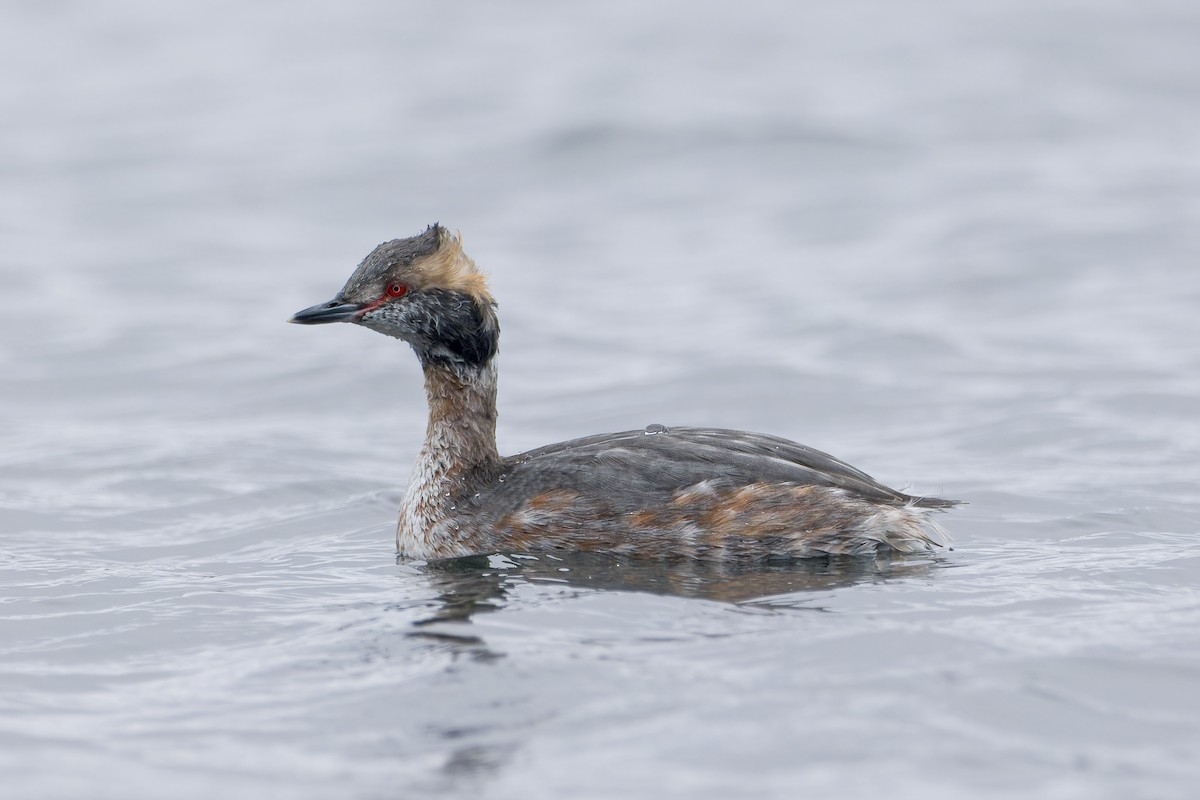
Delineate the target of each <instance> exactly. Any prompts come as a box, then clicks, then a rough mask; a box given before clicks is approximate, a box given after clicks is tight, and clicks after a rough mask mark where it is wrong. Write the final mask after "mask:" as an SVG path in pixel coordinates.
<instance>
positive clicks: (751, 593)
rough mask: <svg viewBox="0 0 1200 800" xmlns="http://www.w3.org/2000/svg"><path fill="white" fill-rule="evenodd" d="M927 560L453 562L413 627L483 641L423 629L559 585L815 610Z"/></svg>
mask: <svg viewBox="0 0 1200 800" xmlns="http://www.w3.org/2000/svg"><path fill="white" fill-rule="evenodd" d="M938 566H939V562H938V561H935V560H933V559H928V558H924V559H917V560H912V559H898V560H894V561H893V560H891V559H888V558H873V559H864V558H851V557H838V556H834V557H830V558H819V559H816V558H814V559H806V560H804V561H798V562H788V563H780V562H775V563H762V562H751V561H735V560H726V561H703V560H697V559H675V560H666V559H628V558H621V557H619V556H613V555H611V554H608V553H564V554H561V555H560V554H554V555H551V554H548V553H543V554H541V555H538V556H519V557H512V558H506V557H496V556H492V557H485V556H476V557H472V558H456V559H447V560H443V561H435V562H433V563H431V564H428V565H426V566H424V567H422V568H421V571H422V572H423V573H425V575H426V576H427V577H428V578H429V580H430V583H431V585H432V587H433V589H434V590H435V591H436V592H437V593H438V603H439V605H438V606H437V607H436V609H435V610H434V611H433V613H432V615H431V616H429V617H427V618H425V619H423V620H421V621H420V622H419V623H417V624H418V625H419V626H421V628H422V630H421V631H420V633H419V635H421V636H426V637H430V638H435V639H446V640H456V641H460V642H462V643H468V644H476V645H479V644H482V641H481V640H478V639H475V638H474V637H472V636H471V635H470V634H467V633H465V632H464V631H461V630H454V629H449V628H442V627H437V626H436V625H435V626H434V627H433V628H431V629H426V628H424V626H426V625H431V624H434V623H442V622H466V621H468V620H469V619H471V617H473V616H474V615H476V614H479V613H487V612H492V611H498V610H500V609H502V608H504V607H505V606H506V605H507V604H508V592H509V590H510V589H512V588H514V587H517V586H520V585H522V584H542V585H559V586H563V587H567V588H569V589H571V590H578V591H581V592H592V591H623V592H645V593H649V594H660V595H673V596H676V597H695V598H702V599H705V600H713V601H717V602H722V603H738V604H749V605H754V606H763V607H770V608H793V607H795V608H804V609H809V610H817V609H819V604H818V605H817V606H814V605H812V594H811V593H813V592H817V593H820V592H828V591H832V590H835V589H842V588H846V587H849V586H856V585H858V584H862V583H876V582H884V581H896V580H906V579H912V578H921V577H928V576H930V575H932V574H933V573H934V571H935V570H937V569H938Z"/></svg>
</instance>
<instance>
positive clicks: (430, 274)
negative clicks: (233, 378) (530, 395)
mask: <svg viewBox="0 0 1200 800" xmlns="http://www.w3.org/2000/svg"><path fill="white" fill-rule="evenodd" d="M495 305H496V301H495V300H493V299H492V295H491V293H490V292H489V291H488V288H487V282H486V280H485V279H484V277H483V275H482V274H480V272H479V270H478V269H476V267H475V262H473V261H472V260H471V259H470V258H469V257H468V256H467V254H466V253H464V252H463V249H462V240H461V239H460V238H459V237H458V236H456V235H455V234H453V233H451V232H450V231H448V230H446V229H445V228H443V227H442V226H441V225H438V224H436V223H435V224H433V225H430V226H429V227H428V228H426V229H425V231H424V232H423V233H421V234H419V235H417V236H412V237H409V238H408V239H394V240H392V241H390V242H384V243H383V244H381V245H379V246H378V247H376V248H375V249H374V250H372V251H371V253H370V254H369V255H368V256H367V257H366V258H364V259H363V260H362V263H361V264H359V265H358V269H356V270H355V271H354V274H353V275H351V276H350V280H348V281H346V285H345V286H343V287H342V290H341V291H340V292H338V294H337V296H336V297H335V298H334V299H332V300H330V301H329V302H327V303H321V304H320V305H315V306H312V307H311V308H306V309H304V310H303V311H298V312H297V313H296V314H295V316H293V317H292V319H291V320H290V321H291V322H297V323H300V324H302V325H317V324H321V323H325V322H354V323H357V324H359V325H362V326H363V327H366V328H370V329H371V330H374V331H379V332H380V333H386V334H387V335H388V336H394V337H396V338H397V339H403V340H404V341H406V342H408V343H409V344H410V345H412V347H413V350H415V351H416V353H417V356H418V357H419V358H420V359H421V363H422V365H424V366H426V367H429V366H448V367H452V368H462V367H467V368H480V367H483V366H485V365H486V364H488V363H489V362H490V361H491V360H492V358H493V357H494V356H495V355H496V349H497V344H498V340H499V337H500V327H499V325H498V323H497V321H496V314H495V311H494V310H493V308H494V307H495Z"/></svg>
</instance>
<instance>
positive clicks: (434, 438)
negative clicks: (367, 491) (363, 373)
mask: <svg viewBox="0 0 1200 800" xmlns="http://www.w3.org/2000/svg"><path fill="white" fill-rule="evenodd" d="M423 367H424V370H425V397H426V399H427V400H428V402H429V424H428V426H427V427H426V429H425V444H424V445H423V446H422V448H421V455H420V458H419V459H418V461H419V462H423V463H425V464H426V465H427V466H429V467H433V469H432V470H431V473H432V474H431V477H436V478H437V479H439V480H440V481H443V482H448V483H452V482H453V481H454V479H455V478H456V477H458V476H459V475H461V474H462V473H463V472H465V471H467V470H470V469H472V468H477V467H486V466H491V465H496V464H499V463H500V452H499V450H497V448H496V365H495V362H494V361H488V362H487V363H486V364H483V365H481V366H479V367H473V366H465V365H462V364H452V365H451V364H445V363H430V362H426V363H425V364H424V365H423ZM414 477H416V476H414ZM453 488H454V487H452V486H449V485H447V486H446V489H447V490H453Z"/></svg>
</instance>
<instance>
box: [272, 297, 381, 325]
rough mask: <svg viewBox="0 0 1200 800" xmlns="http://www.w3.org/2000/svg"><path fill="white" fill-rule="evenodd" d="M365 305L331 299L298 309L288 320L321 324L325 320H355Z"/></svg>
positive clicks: (306, 323) (304, 323) (307, 323)
mask: <svg viewBox="0 0 1200 800" xmlns="http://www.w3.org/2000/svg"><path fill="white" fill-rule="evenodd" d="M362 310H363V307H362V306H361V305H359V304H358V303H343V302H341V301H340V300H330V301H329V302H328V303H321V304H320V305H315V306H312V307H311V308H306V309H304V310H303V311H297V312H296V313H295V314H294V315H292V318H291V319H289V320H288V322H296V323H299V324H301V325H320V324H322V323H325V322H353V321H354V319H355V317H357V316H358V314H359V312H360V311H362Z"/></svg>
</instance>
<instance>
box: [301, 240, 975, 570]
mask: <svg viewBox="0 0 1200 800" xmlns="http://www.w3.org/2000/svg"><path fill="white" fill-rule="evenodd" d="M495 306H496V302H495V300H494V299H493V298H492V295H491V293H490V292H489V291H488V287H487V283H486V281H485V280H484V277H483V275H481V274H480V273H479V271H478V270H477V269H476V267H475V263H474V262H473V261H472V260H471V259H470V258H469V257H468V256H467V255H466V254H465V253H464V252H463V249H462V242H461V241H460V239H459V237H458V236H456V235H454V234H452V233H450V232H449V231H448V230H447V229H446V228H444V227H442V226H441V225H436V224H435V225H431V226H429V227H428V228H427V229H426V230H425V231H424V232H423V233H421V234H420V235H418V236H413V237H411V238H408V239H396V240H393V241H390V242H385V243H383V244H381V245H379V246H378V247H376V248H375V249H374V250H372V251H371V253H370V255H368V256H367V257H366V258H365V259H363V261H362V263H361V264H359V265H358V269H356V270H355V271H354V274H353V275H351V276H350V280H349V281H347V282H346V285H345V286H344V287H343V288H342V291H341V292H339V293H338V295H337V297H335V298H334V299H333V300H331V301H329V302H328V303H323V304H321V305H317V306H313V307H312V308H306V309H304V310H303V311H300V312H298V313H297V314H296V315H295V316H294V317H292V319H291V321H292V322H298V323H302V324H305V325H315V324H319V323H325V322H355V323H358V324H359V325H363V326H365V327H367V328H370V329H372V330H375V331H379V332H380V333H386V334H387V335H388V336H394V337H396V338H397V339H403V340H404V341H406V342H408V343H409V344H410V345H411V346H412V348H413V350H414V351H416V354H417V358H418V359H419V360H420V362H421V367H422V369H423V371H424V373H425V394H426V396H427V398H428V401H429V423H428V427H427V429H426V433H425V444H424V446H423V447H422V448H421V453H420V455H419V456H418V457H417V463H416V466H415V467H414V469H413V475H412V479H411V480H410V482H409V485H408V489H407V491H406V492H405V493H404V501H403V505H402V506H401V508H400V521H399V525H398V527H397V530H396V546H397V548H398V549H399V552H400V554H401V555H402V556H406V557H410V558H419V559H439V558H451V557H456V556H465V555H474V554H479V553H491V552H496V551H508V552H514V551H515V552H537V551H547V550H551V551H553V550H579V551H593V552H608V553H614V554H618V555H630V556H653V557H691V558H702V559H722V558H737V559H780V558H783V559H786V558H799V557H807V556H817V555H826V554H830V555H842V554H845V555H867V554H871V555H873V554H876V553H881V552H882V553H888V552H899V553H915V552H925V551H928V550H932V549H934V548H935V547H938V546H941V545H943V544H944V533H943V532H942V531H941V529H940V528H939V527H938V525H937V524H936V523H934V522H933V521H932V520H930V519H929V518H928V512H929V511H931V510H934V509H945V508H949V507H951V506H953V505H956V501H953V500H944V499H941V498H933V497H913V496H910V495H907V494H903V493H901V492H898V491H895V490H894V489H889V488H888V487H886V486H884V485H883V484H881V483H879V482H877V481H876V480H875V479H874V478H872V477H870V476H869V475H867V474H866V473H864V472H861V471H859V470H857V469H855V468H854V467H851V466H850V465H849V464H845V463H843V462H841V461H839V460H837V459H836V458H833V457H832V456H830V455H827V454H825V453H822V452H820V451H818V450H813V449H812V448H809V447H805V446H804V445H801V444H797V443H795V442H792V441H788V440H787V439H781V438H779V437H775V436H766V435H764V434H760V433H745V432H742V431H731V430H722V429H719V428H667V427H664V426H662V425H651V426H648V427H646V428H645V429H643V430H633V431H622V432H621V433H604V434H600V435H598V436H588V437H585V438H582V439H573V440H571V441H569V442H560V443H559V444H552V445H549V446H547V447H542V448H539V449H537V450H531V451H529V452H527V453H522V454H520V455H516V456H509V457H507V458H506V457H502V456H501V455H500V453H499V451H498V450H497V448H496V364H495V356H496V350H497V343H498V340H499V336H500V326H499V323H498V322H497V319H496V312H495Z"/></svg>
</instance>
